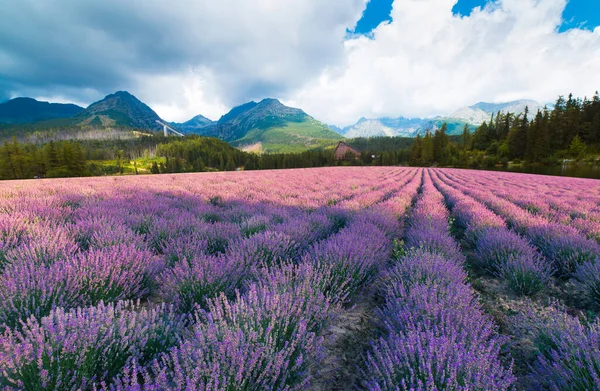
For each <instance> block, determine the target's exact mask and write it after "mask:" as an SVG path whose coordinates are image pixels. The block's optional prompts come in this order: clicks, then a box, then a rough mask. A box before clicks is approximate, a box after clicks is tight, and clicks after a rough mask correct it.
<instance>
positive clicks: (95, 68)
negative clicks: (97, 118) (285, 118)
mask: <svg viewBox="0 0 600 391" xmlns="http://www.w3.org/2000/svg"><path fill="white" fill-rule="evenodd" d="M456 1H457V0H395V2H394V6H393V11H392V18H393V21H392V22H390V23H384V24H382V25H380V26H379V27H378V28H377V29H376V30H375V31H374V32H373V37H372V39H370V38H367V37H362V36H361V37H354V38H350V39H346V29H347V28H350V29H352V28H353V26H354V25H355V24H356V21H357V20H358V19H359V18H360V16H361V12H362V11H363V9H364V8H365V4H366V3H367V0H327V1H324V0H286V1H281V0H220V1H214V0H172V1H168V2H167V1H163V0H130V1H122V0H104V1H94V2H92V1H80V0H20V1H5V2H2V1H1V0H0V14H1V15H3V18H4V19H5V20H7V21H10V23H3V24H0V99H2V98H6V97H9V96H15V95H21V96H34V97H49V98H50V99H51V100H54V99H57V100H60V101H74V102H79V103H91V102H92V101H94V100H97V99H99V98H102V97H103V96H104V95H106V94H109V93H112V92H114V91H116V90H121V89H125V90H129V91H130V92H132V93H133V94H135V95H137V96H138V97H139V98H140V99H142V100H143V101H145V102H146V103H148V104H149V105H150V106H151V107H153V108H154V109H155V110H156V111H157V112H158V113H159V114H160V115H161V116H162V117H164V118H165V119H167V120H175V121H182V120H186V119H189V118H191V117H192V116H194V115H196V114H203V115H206V116H208V117H210V118H212V119H217V118H218V117H219V116H220V115H222V114H223V113H224V112H226V111H227V110H228V109H230V108H231V107H232V106H234V105H237V104H240V103H243V102H245V101H247V100H250V99H261V98H264V97H274V98H280V99H282V100H283V101H284V102H286V103H288V104H291V105H295V106H297V107H301V108H303V109H304V110H305V111H307V112H308V113H309V114H311V115H313V116H315V117H316V118H318V119H321V120H323V121H325V122H328V123H331V124H336V125H346V124H350V123H353V122H355V121H356V120H357V119H358V118H359V117H361V116H366V117H379V116H400V115H404V116H429V115H439V114H441V115H444V114H449V113H451V112H452V111H454V110H455V109H457V108H459V107H461V106H465V105H468V104H472V103H475V102H477V101H481V100H483V101H506V100H511V99H521V98H532V99H536V100H538V101H542V102H548V101H553V100H554V99H555V98H556V96H557V95H558V94H566V93H568V92H573V93H574V94H575V95H578V96H581V95H591V94H592V93H593V92H594V91H595V89H596V88H600V72H598V70H599V69H600V28H596V30H595V31H594V32H591V31H586V30H577V29H574V30H570V31H568V32H566V33H558V32H557V27H558V26H560V24H561V15H562V12H563V10H564V7H565V5H566V0H497V1H496V2H492V3H490V4H488V6H486V7H485V8H484V9H476V10H474V11H473V13H472V14H471V15H470V16H469V17H459V16H453V14H452V7H453V5H454V4H455V3H456Z"/></svg>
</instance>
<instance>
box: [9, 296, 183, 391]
mask: <svg viewBox="0 0 600 391" xmlns="http://www.w3.org/2000/svg"><path fill="white" fill-rule="evenodd" d="M187 323H188V319H186V318H182V317H179V316H176V315H174V313H173V312H172V310H171V309H170V308H169V307H167V306H165V305H162V306H160V307H158V308H155V309H152V310H148V309H144V308H142V307H140V306H139V304H134V303H132V302H119V303H117V304H107V305H105V304H103V303H100V304H99V305H98V306H96V307H90V308H83V309H82V308H79V309H76V310H70V311H65V310H63V309H61V308H57V309H55V310H53V311H52V312H51V313H50V314H49V315H48V316H47V317H43V318H41V319H40V320H39V321H38V320H37V319H36V318H34V317H31V318H29V319H28V320H27V322H26V323H25V324H24V325H23V328H22V330H21V331H12V330H9V331H7V332H6V333H5V334H4V337H2V338H0V367H1V368H2V370H0V385H2V386H4V387H8V389H26V390H47V389H61V390H66V389H77V390H92V389H94V388H95V387H96V386H99V385H100V383H101V382H104V381H111V380H112V379H113V378H115V377H116V376H117V375H119V374H120V372H121V370H122V368H123V367H125V366H126V365H128V364H129V363H131V362H132V360H136V361H138V362H140V363H142V364H144V363H146V362H149V361H150V360H151V359H152V358H153V357H154V356H156V355H157V354H159V353H161V352H165V351H167V350H168V349H169V348H171V347H173V346H175V345H176V344H178V343H179V342H180V340H181V335H182V333H183V330H184V328H185V327H186V325H187Z"/></svg>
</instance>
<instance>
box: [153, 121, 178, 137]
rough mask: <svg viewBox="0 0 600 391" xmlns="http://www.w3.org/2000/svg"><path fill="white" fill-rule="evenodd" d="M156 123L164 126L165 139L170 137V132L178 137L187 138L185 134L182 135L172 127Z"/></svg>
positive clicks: (160, 122) (159, 122)
mask: <svg viewBox="0 0 600 391" xmlns="http://www.w3.org/2000/svg"><path fill="white" fill-rule="evenodd" d="M156 123H157V124H160V125H162V127H163V132H164V134H165V137H167V136H168V135H169V132H171V133H173V134H175V135H177V136H179V137H184V136H185V135H184V134H183V133H180V132H178V131H176V130H175V129H173V128H172V127H170V126H169V125H167V124H165V123H164V122H162V121H159V120H156Z"/></svg>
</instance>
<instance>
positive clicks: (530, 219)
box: [440, 172, 600, 277]
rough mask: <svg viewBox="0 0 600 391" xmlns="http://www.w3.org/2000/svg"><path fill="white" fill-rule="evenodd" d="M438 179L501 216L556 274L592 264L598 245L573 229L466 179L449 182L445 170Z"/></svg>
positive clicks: (568, 272)
mask: <svg viewBox="0 0 600 391" xmlns="http://www.w3.org/2000/svg"><path fill="white" fill-rule="evenodd" d="M440 178H441V179H442V180H443V181H444V182H446V183H447V184H448V185H450V186H453V187H455V188H457V189H458V190H460V191H462V192H464V193H466V194H468V195H470V196H472V197H474V198H475V199H477V200H478V201H481V202H483V203H484V204H485V205H486V206H487V207H489V208H490V209H491V210H492V211H494V212H495V213H497V214H498V215H500V216H501V217H503V218H505V219H506V221H507V223H508V224H509V225H510V226H511V227H512V228H513V229H515V230H516V231H517V232H518V233H521V234H523V235H525V236H527V237H528V238H529V239H530V240H531V241H532V243H533V244H534V245H535V246H536V247H537V248H538V249H539V250H540V251H541V253H542V254H543V255H544V256H545V257H546V258H547V259H549V260H550V261H551V262H552V263H553V267H554V268H555V269H556V272H557V275H558V276H560V277H569V276H571V275H572V274H573V273H574V272H575V271H576V269H577V268H578V267H579V266H580V265H584V264H587V263H590V262H591V263H595V261H596V259H597V258H598V257H599V256H600V245H598V243H596V242H595V241H593V240H590V239H587V238H585V237H582V236H581V235H580V234H579V232H578V231H577V230H576V229H574V228H571V227H567V226H564V225H561V224H556V223H551V222H549V221H548V220H546V219H544V218H542V217H540V216H534V215H532V214H531V213H529V212H527V211H525V210H523V209H521V208H520V207H518V206H516V205H515V204H513V203H511V202H510V201H508V200H505V199H502V198H500V197H498V196H495V195H494V194H491V193H489V192H487V191H485V190H483V189H481V188H478V187H475V186H472V185H471V186H469V184H468V183H466V182H463V181H456V180H455V181H452V177H450V176H448V174H447V172H440Z"/></svg>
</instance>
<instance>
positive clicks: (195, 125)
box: [171, 114, 215, 134]
mask: <svg viewBox="0 0 600 391" xmlns="http://www.w3.org/2000/svg"><path fill="white" fill-rule="evenodd" d="M214 124H215V121H213V120H210V119H208V118H206V117H205V116H203V115H200V114H198V115H197V116H195V117H194V118H192V119H191V120H189V121H186V122H181V123H178V122H171V126H173V127H174V128H175V129H177V130H178V131H180V132H181V133H184V134H198V133H201V131H202V129H204V128H207V127H209V126H211V125H214Z"/></svg>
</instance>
